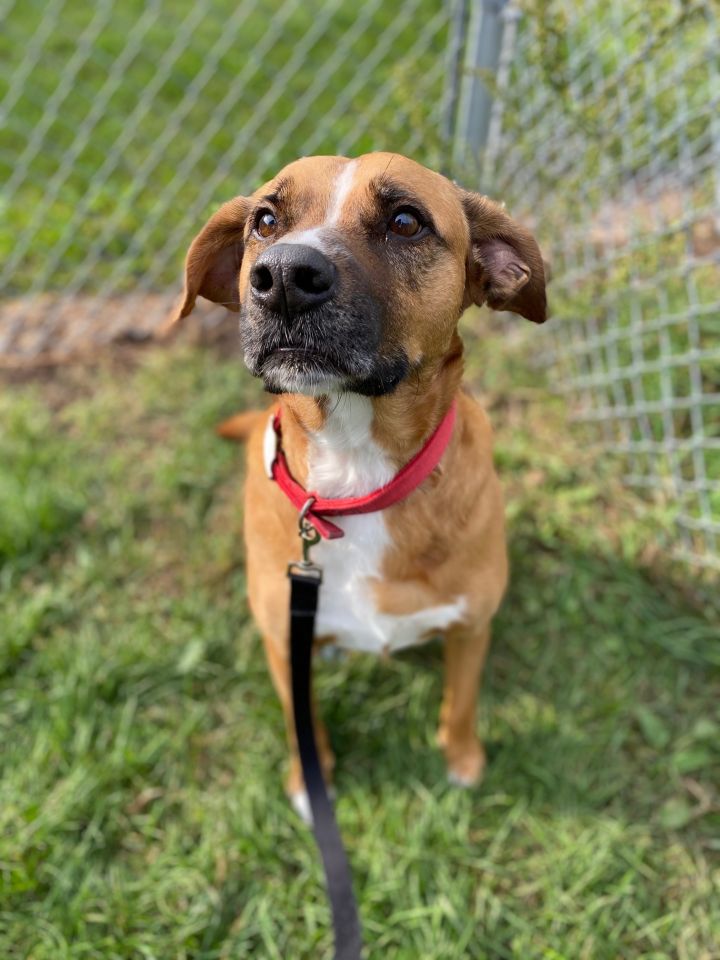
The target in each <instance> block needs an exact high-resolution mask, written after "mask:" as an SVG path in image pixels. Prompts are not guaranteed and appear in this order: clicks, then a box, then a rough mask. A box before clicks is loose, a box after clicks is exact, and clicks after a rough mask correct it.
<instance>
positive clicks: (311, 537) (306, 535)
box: [288, 497, 322, 580]
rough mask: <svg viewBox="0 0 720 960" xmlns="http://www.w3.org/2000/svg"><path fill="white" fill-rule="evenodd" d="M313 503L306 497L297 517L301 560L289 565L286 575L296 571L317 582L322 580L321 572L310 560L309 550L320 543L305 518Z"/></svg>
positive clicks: (318, 535) (313, 499) (312, 499)
mask: <svg viewBox="0 0 720 960" xmlns="http://www.w3.org/2000/svg"><path fill="white" fill-rule="evenodd" d="M314 503H315V497H308V499H307V500H306V501H305V503H304V504H303V505H302V508H301V510H300V513H299V515H298V533H299V535H300V540H301V542H302V560H300V561H299V562H293V563H289V564H288V573H291V572H292V571H293V570H298V571H301V572H302V573H306V574H311V575H312V576H315V577H317V579H318V580H322V570H321V569H320V567H319V566H318V565H317V564H316V563H313V562H312V560H311V559H310V550H311V548H312V547H314V546H315V544H316V543H319V542H320V534H319V533H318V531H317V530H316V529H315V527H314V526H313V525H312V523H311V522H310V520H308V516H307V515H308V513H309V512H310V510H311V509H312V505H313V504H314Z"/></svg>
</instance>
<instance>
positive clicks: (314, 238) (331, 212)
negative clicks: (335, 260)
mask: <svg viewBox="0 0 720 960" xmlns="http://www.w3.org/2000/svg"><path fill="white" fill-rule="evenodd" d="M357 167H358V161H357V160H350V161H349V162H348V163H346V164H345V166H344V167H342V169H341V170H340V172H339V173H338V174H337V176H336V177H335V181H334V183H333V189H332V193H331V194H330V202H329V204H328V209H327V213H326V216H325V219H324V220H323V222H322V223H321V224H320V225H319V226H317V227H313V228H312V229H311V230H292V231H290V233H286V234H285V236H284V237H282V238H281V240H280V243H300V244H303V245H304V246H306V247H315V249H316V250H321V251H322V252H323V253H327V249H328V248H327V244H326V243H325V242H324V240H323V236H322V235H323V232H324V231H325V230H327V229H328V227H335V226H337V224H338V222H339V220H340V216H341V214H342V210H343V207H344V206H345V202H346V201H347V198H348V196H349V195H350V193H351V191H352V185H353V180H354V178H355V173H356V171H357Z"/></svg>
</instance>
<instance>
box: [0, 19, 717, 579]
mask: <svg viewBox="0 0 720 960" xmlns="http://www.w3.org/2000/svg"><path fill="white" fill-rule="evenodd" d="M719 17H720V13H719V9H718V4H717V0H682V2H681V0H627V2H620V0H602V2H600V0H525V2H524V3H522V4H520V5H517V4H513V3H506V2H504V0H452V2H444V0H402V2H398V3H396V4H392V5H389V4H386V3H384V2H382V0H366V2H363V3H353V2H351V0H265V2H262V3H261V2H259V0H232V2H231V0H213V3H212V4H207V5H206V4H198V3H195V2H192V0H173V2H172V3H170V2H169V0H123V2H122V3H120V2H119V0H94V2H93V3H89V4H78V3H75V2H73V0H45V2H41V0H28V2H23V3H20V2H15V3H13V0H5V2H3V0H0V20H1V22H2V30H0V52H1V54H2V62H3V68H2V72H1V74H0V178H1V180H2V183H3V187H2V194H1V196H2V211H3V216H2V218H0V250H1V252H2V257H1V258H0V277H1V280H0V290H1V291H2V300H1V301H0V364H3V365H19V364H20V365H21V364H24V363H35V362H36V361H37V360H38V359H39V358H40V359H43V358H50V359H57V358H62V357H63V356H67V355H69V354H72V353H76V352H78V351H83V350H85V349H94V348H96V347H97V345H98V344H99V343H102V342H107V341H110V340H113V339H125V338H132V339H137V338H142V337H145V336H149V335H151V334H152V332H153V331H154V330H156V329H157V327H158V325H159V323H160V322H161V321H162V320H163V319H164V317H165V316H166V314H167V311H168V309H169V306H170V304H171V302H172V300H173V299H174V296H175V294H176V291H177V282H178V271H179V268H180V263H181V261H182V257H183V253H184V250H185V248H186V246H187V243H188V239H189V238H190V237H191V236H192V235H193V233H194V232H195V230H196V229H197V226H198V223H200V222H201V221H202V220H203V218H204V217H205V216H206V215H208V214H209V213H210V212H211V211H212V210H213V209H214V208H215V207H216V206H217V205H218V204H219V203H220V202H221V201H223V200H225V199H227V198H228V197H230V196H232V195H235V194H237V193H243V192H247V191H251V190H253V189H254V188H255V187H256V186H257V185H258V184H259V183H260V182H261V181H262V180H263V179H264V178H266V177H267V176H269V175H271V174H272V173H274V172H275V171H276V170H277V169H278V168H279V167H280V166H281V165H282V164H284V163H285V162H288V161H290V160H292V159H294V158H296V157H297V156H301V155H303V154H309V153H322V152H327V153H345V154H351V155H352V154H357V153H361V152H364V151H367V150H372V149H375V148H382V149H389V150H397V151H399V152H402V153H405V154H409V155H411V156H414V157H416V158H417V159H418V160H420V161H421V162H425V163H427V164H428V165H430V166H433V167H436V168H445V169H447V168H448V167H450V166H451V165H452V169H453V170H454V172H455V173H456V175H458V176H459V178H461V179H463V180H464V181H465V182H466V184H467V185H477V184H478V183H481V184H482V188H483V189H484V190H486V191H487V192H488V193H491V194H492V195H494V196H496V197H498V198H500V199H503V200H505V201H506V202H507V203H508V206H510V208H511V209H512V210H513V213H515V214H517V215H519V216H520V217H521V218H522V217H524V218H525V219H526V220H527V221H528V222H529V223H530V225H531V226H532V227H534V229H535V230H536V232H537V233H538V235H539V238H540V240H541V243H542V246H543V250H544V251H545V252H546V253H547V256H548V259H549V261H550V264H551V269H552V275H553V281H552V286H551V305H552V308H553V320H552V322H551V323H550V324H548V325H547V327H546V328H545V329H544V330H543V331H542V335H543V336H544V338H545V339H544V341H543V342H544V343H545V345H546V349H545V351H544V356H543V362H544V363H545V365H546V366H547V367H548V369H549V370H550V371H551V379H552V382H553V383H554V384H555V385H556V386H557V388H558V389H559V390H561V391H563V392H564V393H566V394H567V396H568V398H569V400H570V402H571V403H572V406H573V409H574V411H575V413H576V415H577V417H578V418H579V419H581V420H583V421H586V422H588V423H590V424H592V425H593V427H594V428H595V430H596V433H597V435H598V437H599V439H600V440H601V441H602V443H603V445H604V447H605V449H606V450H608V451H613V452H616V453H619V454H622V456H623V458H624V462H625V463H626V464H627V481H628V483H630V484H632V485H633V486H636V487H640V488H643V489H645V490H647V491H649V492H651V493H652V494H653V495H656V496H660V497H662V498H664V499H665V501H666V502H667V503H668V504H670V505H672V506H673V507H674V509H675V510H676V512H677V520H678V524H679V528H680V531H681V534H680V538H679V545H678V552H679V553H680V554H681V555H682V556H684V557H685V558H686V559H688V560H690V561H691V562H692V563H693V564H694V565H696V566H698V567H699V566H707V567H714V568H716V569H717V568H720V551H719V549H718V541H719V540H720V270H719V266H720V264H719V259H720V59H719V58H720V37H719V28H718V19H719ZM451 158H452V163H451ZM478 170H480V172H478ZM216 315H217V314H213V313H210V314H209V315H208V317H209V319H210V321H211V320H212V317H214V316H216ZM536 333H537V332H536ZM534 342H535V343H537V340H535V341H534Z"/></svg>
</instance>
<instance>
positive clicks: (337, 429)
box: [308, 394, 466, 653]
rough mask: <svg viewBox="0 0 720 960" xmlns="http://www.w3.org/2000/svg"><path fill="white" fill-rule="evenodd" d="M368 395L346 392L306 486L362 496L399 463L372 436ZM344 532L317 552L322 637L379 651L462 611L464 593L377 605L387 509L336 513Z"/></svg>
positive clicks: (417, 637)
mask: <svg viewBox="0 0 720 960" xmlns="http://www.w3.org/2000/svg"><path fill="white" fill-rule="evenodd" d="M371 422H372V405H371V401H370V400H368V399H367V398H365V397H360V396H357V395H355V394H343V395H341V397H340V398H338V400H337V404H336V406H335V408H334V409H333V411H332V413H331V414H330V415H329V417H328V419H327V422H326V424H325V426H324V428H323V429H322V430H321V431H320V432H319V433H318V434H316V435H314V437H313V442H312V443H311V445H310V450H309V476H308V487H309V489H312V490H316V491H317V492H318V493H319V494H321V495H322V496H327V497H348V496H363V495H364V494H367V493H369V492H370V491H371V490H374V489H376V488H377V487H380V486H382V485H383V484H385V483H387V482H388V481H389V480H390V479H391V478H392V476H393V474H394V472H395V469H394V466H393V464H392V463H391V462H390V461H389V459H388V458H387V456H386V455H385V453H384V452H383V451H382V450H381V449H380V448H379V447H378V446H377V444H376V443H375V442H374V441H373V439H372V436H371V432H370V425H371ZM337 522H338V525H339V526H341V527H342V529H343V530H344V532H345V536H344V537H342V538H341V539H338V540H323V541H321V542H320V543H318V544H317V545H316V546H315V547H314V548H313V560H314V561H315V562H317V563H318V564H319V565H320V566H321V567H322V569H323V585H322V589H321V591H320V604H319V609H318V616H317V621H316V628H315V630H316V634H317V636H318V637H323V636H329V635H332V636H334V637H335V640H336V643H337V644H338V646H341V647H344V648H346V649H351V650H363V651H367V652H373V653H380V652H383V651H393V650H399V649H401V648H402V647H407V646H411V645H413V644H416V643H418V642H419V641H421V640H423V639H426V638H427V637H428V635H429V634H430V633H431V632H432V631H440V630H443V629H444V628H446V627H448V626H449V625H450V624H452V623H456V622H458V621H459V620H461V619H462V618H463V615H464V613H465V607H466V603H465V599H464V598H462V597H461V598H453V600H452V602H450V603H447V604H442V605H439V606H435V607H428V608H425V609H423V610H418V611H416V612H414V613H410V614H403V615H393V614H387V613H382V612H380V611H379V610H378V609H377V605H376V603H375V599H374V594H373V584H374V583H375V582H377V581H378V579H379V578H380V577H381V575H382V574H381V571H382V560H383V555H384V553H385V551H386V550H387V549H388V547H389V546H390V536H389V533H388V530H387V527H386V524H385V518H384V516H383V514H382V512H378V513H368V514H357V515H353V516H349V517H339V518H338V520H337Z"/></svg>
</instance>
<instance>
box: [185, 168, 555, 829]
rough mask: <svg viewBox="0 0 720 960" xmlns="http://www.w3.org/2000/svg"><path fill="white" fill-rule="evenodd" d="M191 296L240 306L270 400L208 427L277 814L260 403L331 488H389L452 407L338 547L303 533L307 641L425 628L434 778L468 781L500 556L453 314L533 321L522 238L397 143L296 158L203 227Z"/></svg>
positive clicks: (394, 640)
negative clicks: (435, 747) (228, 454)
mask: <svg viewBox="0 0 720 960" xmlns="http://www.w3.org/2000/svg"><path fill="white" fill-rule="evenodd" d="M198 296H200V297H204V298H206V299H208V300H211V301H214V302H216V303H222V304H224V305H225V306H226V307H228V308H229V309H230V310H232V311H237V312H239V314H240V338H241V344H242V348H243V352H244V359H245V363H246V365H247V366H248V368H249V369H250V371H251V373H252V374H253V375H254V376H256V377H260V378H262V380H263V383H264V386H265V388H266V390H267V391H269V392H270V393H271V394H275V395H277V399H276V400H275V402H274V403H273V406H272V408H271V409H270V410H269V411H264V412H257V411H253V412H250V413H242V414H238V415H237V416H235V417H231V418H230V419H229V420H227V421H226V422H225V423H224V424H222V425H221V426H220V427H219V432H220V434H221V435H222V436H225V437H228V438H232V439H246V440H247V443H248V457H247V478H246V486H245V541H246V548H247V575H248V593H249V602H250V608H251V611H252V613H253V616H254V618H255V620H256V622H257V625H258V627H259V629H260V632H261V633H262V637H263V641H264V646H265V651H266V654H267V661H268V665H269V669H270V673H271V675H272V679H273V682H274V686H275V689H276V690H277V693H278V696H279V699H280V702H281V704H282V707H283V711H284V715H285V721H286V726H287V732H288V740H289V745H290V758H291V762H290V770H289V775H288V778H287V782H286V788H287V792H288V794H289V796H290V798H291V800H292V802H293V804H294V806H295V808H296V809H297V810H298V812H299V813H300V814H301V815H302V816H303V817H304V818H305V819H308V814H309V807H308V800H307V795H306V793H305V791H304V785H303V780H302V772H301V768H300V764H299V759H298V755H297V748H296V745H295V742H294V735H293V727H292V702H291V688H290V677H289V649H288V581H287V578H286V570H287V567H288V562H289V561H291V560H298V559H299V557H300V549H301V544H300V540H299V537H298V511H297V508H296V507H295V506H293V504H292V503H291V502H290V500H288V499H287V497H286V496H285V495H284V493H283V491H282V490H281V489H280V487H279V485H278V483H276V482H274V481H273V479H271V474H272V462H271V460H272V456H273V452H274V443H275V442H276V441H275V436H276V429H275V428H276V426H277V415H278V414H279V416H280V418H281V423H282V448H283V453H284V456H285V459H286V462H287V465H288V468H289V471H290V473H291V474H292V476H293V477H294V478H295V480H296V481H297V482H298V483H300V484H301V485H302V487H304V488H305V490H307V491H312V493H313V494H314V495H315V496H317V497H327V498H338V497H362V496H365V495H366V494H369V493H370V492H371V491H374V490H377V489H378V488H380V487H382V486H383V485H385V484H387V483H388V482H389V481H391V480H392V478H393V477H394V476H395V475H396V474H397V473H398V471H399V470H400V469H401V468H402V467H403V465H405V464H406V463H408V461H409V460H410V459H411V458H412V457H413V456H414V455H415V454H416V453H417V452H418V450H420V449H421V448H422V447H423V444H425V443H426V441H427V440H428V437H430V436H431V435H432V434H433V432H434V431H435V430H436V429H437V428H438V425H439V424H440V423H441V422H442V421H443V418H445V417H446V416H447V415H448V411H449V410H450V409H451V408H452V409H453V411H454V415H455V422H454V426H453V429H452V435H451V437H450V440H449V443H448V445H447V448H446V449H445V452H444V454H443V456H442V458H441V460H440V462H439V463H438V464H437V467H436V468H435V469H434V470H432V472H431V473H430V474H429V475H428V476H427V478H426V479H425V480H423V482H422V483H421V484H420V486H419V487H418V488H417V489H415V490H413V491H412V492H411V493H409V495H407V496H406V497H405V499H403V500H402V501H401V502H398V503H395V504H394V505H392V506H390V507H388V508H387V509H385V510H381V511H377V512H373V513H367V514H361V515H353V516H347V517H344V518H340V519H339V520H338V525H339V526H340V527H341V528H342V531H343V532H344V536H343V537H342V539H323V540H322V541H321V542H319V543H318V544H317V545H316V546H315V547H314V549H313V552H312V559H313V561H314V562H316V563H318V564H319V565H320V566H321V567H322V569H323V572H324V582H323V586H322V590H321V595H320V602H319V609H318V615H317V622H316V637H317V643H318V645H322V644H325V643H330V642H332V643H335V644H336V645H338V646H339V647H341V648H347V649H350V650H360V651H368V652H373V653H392V652H393V651H396V650H399V649H401V648H403V647H407V646H409V645H412V644H419V643H422V642H424V641H426V640H428V639H430V638H432V637H436V636H438V635H440V636H442V637H443V639H444V662H445V675H444V691H443V697H442V705H441V708H440V719H439V730H438V742H439V744H440V746H441V747H442V749H443V750H444V753H445V757H446V762H447V769H448V775H449V778H450V780H451V781H452V782H454V783H456V784H460V785H463V786H471V785H474V784H476V783H478V782H479V781H480V779H481V777H482V774H483V770H484V767H485V753H484V750H483V746H482V744H481V742H480V740H479V738H478V735H477V732H476V703H477V699H478V687H479V683H480V680H481V674H482V669H483V664H484V662H485V658H486V655H487V652H488V646H489V643H490V622H491V620H492V618H493V616H494V614H495V613H496V611H497V609H498V607H499V605H500V601H501V599H502V596H503V593H504V591H505V587H506V583H507V577H508V561H507V554H506V543H505V528H504V517H503V498H502V492H501V488H500V484H499V481H498V477H497V475H496V473H495V470H494V467H493V460H492V434H491V429H490V425H489V423H488V419H487V417H486V415H485V413H484V412H483V410H482V409H481V407H480V406H479V405H478V403H477V402H476V401H475V400H474V399H473V398H472V397H471V396H470V394H469V393H467V392H466V391H465V390H463V389H462V387H461V377H462V370H463V345H462V341H461V339H460V336H459V334H458V330H457V327H458V321H459V319H460V316H461V314H462V313H463V312H464V310H465V309H466V308H467V307H469V306H470V305H471V304H477V305H481V304H487V305H488V306H490V307H491V308H493V309H495V310H504V311H511V312H514V313H517V314H519V315H521V316H523V317H525V318H527V319H529V320H531V321H534V322H535V323H542V322H544V320H545V319H546V296H545V277H544V271H543V260H542V257H541V254H540V250H539V249H538V245H537V243H536V241H535V240H534V238H533V237H532V235H531V234H530V233H529V232H528V231H527V230H525V229H524V228H522V227H521V226H519V225H518V224H517V223H515V222H514V221H513V220H512V219H511V218H510V216H509V215H508V214H507V213H506V212H505V210H504V208H503V207H502V206H500V205H498V204H496V203H494V202H493V201H491V200H489V199H488V198H487V197H485V196H481V195H479V194H477V193H472V192H469V191H466V190H463V189H462V188H460V187H459V186H457V185H456V184H454V183H453V182H451V181H450V180H448V179H446V178H445V177H443V176H441V175H440V174H438V173H434V172H433V171H431V170H429V169H427V168H425V167H423V166H421V165H420V164H418V163H416V162H414V161H412V160H410V159H407V158H406V157H403V156H400V155H397V154H392V153H370V154H366V155H364V156H361V157H358V158H356V159H348V158H345V157H333V156H322V157H305V158H303V159H300V160H297V161H295V162H294V163H291V164H289V165H288V166H286V167H285V168H284V169H283V170H281V171H280V173H279V174H278V175H277V176H276V177H274V178H273V179H272V180H270V181H268V182H267V183H266V184H264V185H263V186H262V187H260V189H259V190H257V191H256V192H255V193H254V194H253V195H252V196H250V197H236V198H235V199H233V200H230V201H229V202H228V203H225V204H224V205H223V206H222V207H220V209H219V210H218V211H217V213H215V214H214V216H212V217H211V218H210V220H209V221H208V222H207V223H206V225H205V226H204V227H203V229H202V230H201V231H200V233H199V234H198V235H197V237H196V238H195V239H194V241H193V243H192V245H191V247H190V249H189V252H188V255H187V259H186V267H185V289H184V293H183V296H182V299H181V302H180V304H179V306H178V309H177V311H176V313H175V315H174V317H173V318H172V322H173V323H175V322H177V321H179V320H180V319H181V318H183V317H186V316H187V315H188V314H190V312H191V311H192V309H193V306H194V304H195V302H196V299H197V297H198ZM269 461H270V462H269ZM308 495H309V494H308ZM316 734H317V739H318V750H319V754H320V759H321V763H322V767H323V770H324V773H325V776H326V778H327V779H328V781H330V780H331V778H332V771H333V766H334V756H333V753H332V750H331V747H330V742H329V738H328V734H327V731H326V729H325V727H324V726H323V724H322V723H321V722H319V720H318V722H317V728H316Z"/></svg>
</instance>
